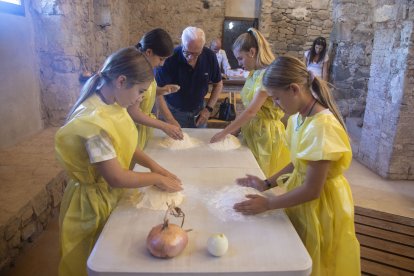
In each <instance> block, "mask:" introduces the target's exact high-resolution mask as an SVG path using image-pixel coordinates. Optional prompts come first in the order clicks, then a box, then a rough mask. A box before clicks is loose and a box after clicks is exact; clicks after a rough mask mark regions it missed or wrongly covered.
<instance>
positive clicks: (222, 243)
mask: <svg viewBox="0 0 414 276" xmlns="http://www.w3.org/2000/svg"><path fill="white" fill-rule="evenodd" d="M228 248H229V241H228V240H227V237H226V236H225V235H224V234H222V233H220V234H213V235H211V236H210V237H209V238H208V240H207V250H208V252H210V254H211V255H213V256H216V257H221V256H223V255H224V254H226V252H227V249H228Z"/></svg>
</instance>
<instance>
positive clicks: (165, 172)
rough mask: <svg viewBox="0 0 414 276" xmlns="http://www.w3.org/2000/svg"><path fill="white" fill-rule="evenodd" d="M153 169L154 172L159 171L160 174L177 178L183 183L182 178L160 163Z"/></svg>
mask: <svg viewBox="0 0 414 276" xmlns="http://www.w3.org/2000/svg"><path fill="white" fill-rule="evenodd" d="M151 171H152V172H153V173H158V174H160V175H162V176H165V177H169V178H172V179H175V180H177V181H179V182H180V183H181V180H180V179H179V178H178V176H176V175H175V174H173V173H171V172H170V171H168V170H166V169H164V168H163V167H161V166H159V165H158V166H156V167H155V168H152V169H151Z"/></svg>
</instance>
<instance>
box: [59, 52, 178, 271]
mask: <svg viewBox="0 0 414 276" xmlns="http://www.w3.org/2000/svg"><path fill="white" fill-rule="evenodd" d="M152 79H153V73H152V68H151V66H150V65H149V63H148V61H147V60H146V58H145V57H144V56H143V55H142V54H141V53H140V52H139V51H138V50H137V49H136V48H124V49H121V50H119V51H117V52H115V53H113V54H112V55H111V56H110V57H108V58H107V60H106V61H105V63H104V65H103V67H102V69H101V70H100V71H99V73H97V74H96V75H94V76H92V77H91V78H90V79H89V80H88V81H87V83H86V84H85V86H84V87H83V89H82V93H81V96H80V98H79V99H78V100H77V102H76V103H75V105H74V107H73V108H72V110H71V111H70V112H69V116H68V119H67V121H66V123H65V125H64V126H63V127H61V128H60V129H59V130H58V132H57V133H56V137H55V149H56V153H57V157H58V159H59V160H60V161H61V163H62V164H63V166H64V168H65V170H66V172H67V173H68V175H69V178H70V181H69V183H68V185H67V187H66V190H65V193H64V195H63V199H62V203H61V207H60V217H59V224H60V245H61V261H60V263H59V275H76V276H79V275H87V269H86V260H87V258H88V256H89V254H90V252H91V250H92V248H93V246H94V244H95V242H96V240H97V238H98V236H99V234H100V232H101V230H102V228H103V226H104V225H105V222H106V220H107V219H108V217H109V215H110V214H111V211H112V210H113V209H114V207H115V206H116V204H117V202H118V200H119V199H120V196H121V194H122V190H123V189H122V188H136V187H143V186H148V185H156V186H157V187H159V188H160V189H163V190H166V191H170V192H174V191H178V190H181V182H180V180H179V179H178V178H177V177H176V176H175V175H173V174H172V173H170V172H169V171H167V170H166V169H164V168H162V167H161V166H160V165H158V164H157V163H156V162H155V161H154V160H152V159H151V158H149V157H148V156H147V155H145V154H144V153H143V152H142V151H140V150H137V130H136V128H135V126H134V123H133V121H132V120H131V117H130V116H129V115H128V113H127V111H126V107H128V106H130V105H132V104H135V103H137V102H139V101H141V99H142V93H143V92H144V91H145V90H146V89H147V88H148V86H149V85H150V82H151V80H152ZM131 162H137V163H138V164H140V165H142V166H145V167H147V168H149V169H150V170H151V172H150V173H137V172H133V171H131V170H129V168H130V167H131Z"/></svg>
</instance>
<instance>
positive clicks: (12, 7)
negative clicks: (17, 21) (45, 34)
mask: <svg viewBox="0 0 414 276" xmlns="http://www.w3.org/2000/svg"><path fill="white" fill-rule="evenodd" d="M0 12H5V13H13V14H17V15H24V3H23V0H0Z"/></svg>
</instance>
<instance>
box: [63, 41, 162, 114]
mask: <svg viewBox="0 0 414 276" xmlns="http://www.w3.org/2000/svg"><path fill="white" fill-rule="evenodd" d="M121 75H123V76H125V78H126V85H127V87H128V88H129V87H132V86H133V85H134V84H137V83H144V82H149V81H151V80H153V79H154V73H153V71H152V66H151V64H150V62H149V61H148V60H147V59H146V57H145V56H144V55H143V54H142V53H141V52H139V51H138V50H137V49H136V48H135V47H129V48H123V49H120V50H118V51H117V52H115V53H113V54H112V55H110V56H109V57H108V58H107V59H106V60H105V63H104V65H103V66H102V69H101V70H100V71H99V72H98V73H97V74H95V75H93V76H92V77H91V78H89V79H88V81H87V82H86V83H85V85H84V86H83V87H82V90H81V93H80V96H79V98H78V99H77V100H76V103H75V104H74V106H73V107H72V108H71V110H70V111H69V114H68V116H67V118H66V122H67V121H68V120H69V119H70V117H71V116H72V115H73V113H74V112H75V110H76V109H77V108H78V107H79V106H80V105H81V104H82V103H83V102H84V101H85V100H86V99H88V98H89V97H90V96H92V95H93V94H94V93H95V92H96V91H97V90H99V89H101V88H102V86H103V85H111V84H112V81H114V80H115V79H117V78H118V77H119V76H121Z"/></svg>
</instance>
